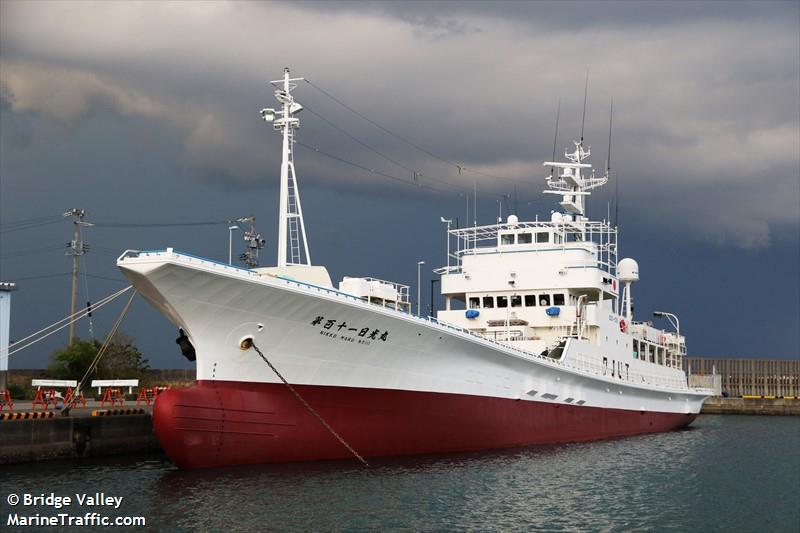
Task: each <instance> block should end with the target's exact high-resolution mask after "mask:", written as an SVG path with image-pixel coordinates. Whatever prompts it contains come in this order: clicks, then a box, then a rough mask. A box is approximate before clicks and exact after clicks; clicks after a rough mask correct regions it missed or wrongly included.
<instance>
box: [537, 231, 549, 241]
mask: <svg viewBox="0 0 800 533" xmlns="http://www.w3.org/2000/svg"><path fill="white" fill-rule="evenodd" d="M536 242H550V233H548V232H546V231H540V232H537V233H536Z"/></svg>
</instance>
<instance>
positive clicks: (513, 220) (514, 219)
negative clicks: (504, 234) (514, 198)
mask: <svg viewBox="0 0 800 533" xmlns="http://www.w3.org/2000/svg"><path fill="white" fill-rule="evenodd" d="M517 222H519V218H517V215H508V223H509V224H516V223H517Z"/></svg>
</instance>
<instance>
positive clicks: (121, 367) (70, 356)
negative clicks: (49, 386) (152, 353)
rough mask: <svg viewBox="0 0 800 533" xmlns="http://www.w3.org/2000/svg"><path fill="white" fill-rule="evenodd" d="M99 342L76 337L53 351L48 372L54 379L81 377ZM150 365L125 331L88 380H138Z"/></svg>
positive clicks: (107, 350) (118, 336)
mask: <svg viewBox="0 0 800 533" xmlns="http://www.w3.org/2000/svg"><path fill="white" fill-rule="evenodd" d="M101 346H102V343H101V342H100V341H98V340H96V339H95V340H91V341H84V340H80V339H77V340H75V341H74V342H73V343H72V344H71V345H69V346H66V347H64V348H61V349H59V350H56V351H55V352H54V353H53V363H52V364H51V365H50V366H49V367H48V369H47V373H48V374H49V375H50V376H52V377H53V378H56V379H76V380H80V379H81V378H82V377H83V375H84V374H85V373H86V370H87V369H88V368H89V365H91V363H92V361H93V360H94V358H95V356H97V352H99V351H100V348H101ZM149 368H150V366H149V364H148V361H147V359H145V358H144V357H143V356H142V353H141V352H140V351H139V350H138V349H137V348H136V346H134V344H133V338H131V336H130V335H128V334H126V333H117V334H116V335H114V337H113V338H112V339H111V343H110V344H109V346H108V348H107V349H106V352H105V354H104V355H103V357H102V358H101V359H100V361H99V362H98V364H97V368H96V369H95V371H94V372H93V373H92V375H90V376H89V378H90V379H92V378H94V379H137V378H141V377H143V374H144V373H145V372H146V371H147V370H148V369H149Z"/></svg>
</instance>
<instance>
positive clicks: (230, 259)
mask: <svg viewBox="0 0 800 533" xmlns="http://www.w3.org/2000/svg"><path fill="white" fill-rule="evenodd" d="M230 224H231V225H230V226H228V264H229V265H232V264H233V230H235V229H240V228H239V226H237V225H236V224H233V223H230Z"/></svg>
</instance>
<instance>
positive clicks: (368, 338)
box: [311, 315, 389, 345]
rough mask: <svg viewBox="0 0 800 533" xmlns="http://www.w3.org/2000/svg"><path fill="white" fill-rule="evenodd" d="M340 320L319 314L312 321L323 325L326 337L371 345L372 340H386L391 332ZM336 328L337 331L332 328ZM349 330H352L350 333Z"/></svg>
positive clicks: (323, 333) (313, 324)
mask: <svg viewBox="0 0 800 533" xmlns="http://www.w3.org/2000/svg"><path fill="white" fill-rule="evenodd" d="M337 322H338V320H337V319H335V318H328V319H326V318H325V317H324V316H319V315H318V316H317V317H316V318H315V319H314V320H312V321H311V325H312V326H321V327H322V329H321V330H320V332H319V333H320V335H324V336H325V337H330V338H332V339H336V338H339V339H342V340H343V341H347V342H358V343H359V344H365V345H369V344H372V341H375V340H381V341H383V342H386V339H388V338H389V332H388V331H384V332H383V333H381V330H379V329H372V328H359V327H349V326H348V324H347V322H346V321H344V320H342V321H341V322H340V323H339V324H338V325H337V324H336V323H337ZM334 329H335V330H336V331H335V332H334V331H332V330H334ZM349 332H352V334H351V333H349Z"/></svg>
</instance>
